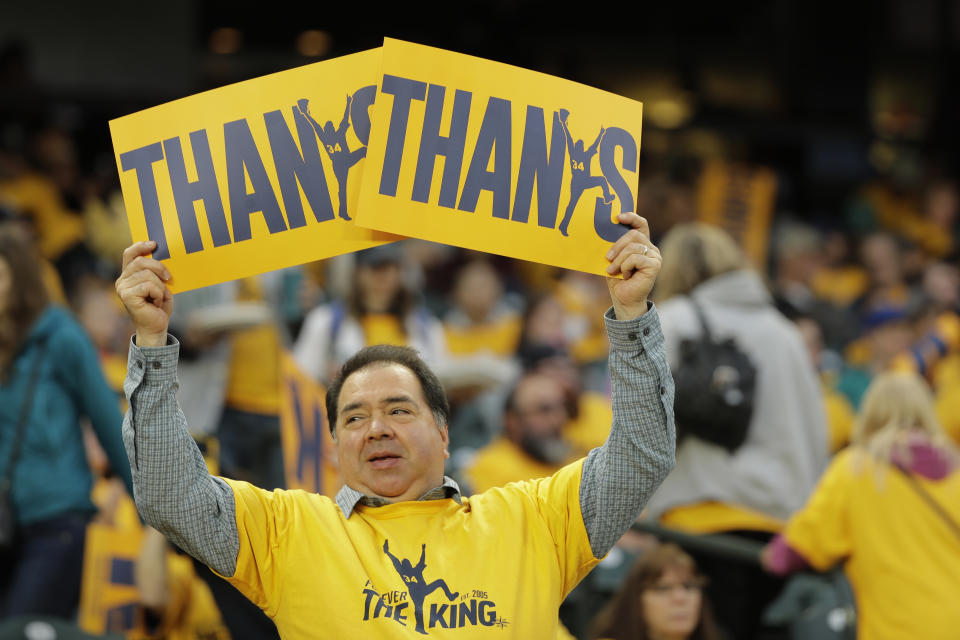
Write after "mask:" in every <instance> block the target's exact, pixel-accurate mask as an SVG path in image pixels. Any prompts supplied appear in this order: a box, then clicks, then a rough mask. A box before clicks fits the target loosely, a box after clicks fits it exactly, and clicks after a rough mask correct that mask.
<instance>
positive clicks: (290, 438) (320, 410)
mask: <svg viewBox="0 0 960 640" xmlns="http://www.w3.org/2000/svg"><path fill="white" fill-rule="evenodd" d="M280 371H281V375H280V378H281V380H280V384H281V389H280V398H281V402H280V438H281V441H282V443H283V467H284V472H285V479H286V481H287V489H304V490H306V491H311V492H314V493H322V494H324V495H327V496H330V497H331V498H332V497H334V496H335V495H336V494H337V491H339V490H340V484H341V482H340V477H339V472H338V470H337V467H336V455H335V453H334V448H333V447H334V444H333V438H332V436H331V435H330V430H329V428H328V427H327V409H326V394H327V391H326V389H324V387H323V385H321V384H319V383H318V382H316V381H314V380H313V379H311V378H310V376H308V375H307V374H305V373H303V372H302V371H301V370H300V368H299V367H298V366H297V363H296V362H295V361H294V359H293V356H292V355H291V354H290V353H289V352H286V351H285V352H283V354H282V355H281V358H280Z"/></svg>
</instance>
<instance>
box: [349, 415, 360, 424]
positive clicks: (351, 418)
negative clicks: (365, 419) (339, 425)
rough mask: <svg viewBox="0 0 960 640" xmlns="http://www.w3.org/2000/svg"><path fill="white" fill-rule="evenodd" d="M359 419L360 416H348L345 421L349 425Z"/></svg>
mask: <svg viewBox="0 0 960 640" xmlns="http://www.w3.org/2000/svg"><path fill="white" fill-rule="evenodd" d="M359 419H360V416H348V417H347V420H346V421H347V422H348V423H350V422H356V421H357V420H359Z"/></svg>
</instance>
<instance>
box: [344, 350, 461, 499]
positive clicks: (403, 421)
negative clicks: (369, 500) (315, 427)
mask: <svg viewBox="0 0 960 640" xmlns="http://www.w3.org/2000/svg"><path fill="white" fill-rule="evenodd" d="M335 434H336V442H337V458H338V459H339V462H340V472H341V473H342V474H343V480H344V482H346V484H347V485H349V486H350V487H352V488H353V489H356V490H357V491H360V492H362V493H364V494H366V495H370V496H379V497H382V498H387V499H389V500H390V501H392V502H400V501H404V500H416V499H417V498H419V497H420V496H422V495H423V494H424V493H426V492H427V491H429V490H430V489H432V488H434V487H437V486H439V485H440V484H442V483H443V461H444V460H445V459H446V458H448V457H449V455H450V454H449V453H448V452H447V445H448V444H449V438H448V436H447V430H446V427H444V428H443V429H440V428H439V427H438V426H437V421H436V419H435V418H434V416H433V412H432V411H430V407H429V406H428V405H427V402H426V399H425V398H424V397H423V388H422V387H421V385H420V381H419V380H418V379H417V377H416V375H414V373H413V372H412V371H410V369H408V368H406V367H404V366H403V365H399V364H380V363H378V364H373V365H371V366H369V367H365V368H363V369H360V370H359V371H356V372H354V373H352V374H351V375H350V376H349V377H348V378H347V379H346V380H345V381H344V383H343V387H342V388H341V390H340V397H339V398H338V400H337V424H336V431H335Z"/></svg>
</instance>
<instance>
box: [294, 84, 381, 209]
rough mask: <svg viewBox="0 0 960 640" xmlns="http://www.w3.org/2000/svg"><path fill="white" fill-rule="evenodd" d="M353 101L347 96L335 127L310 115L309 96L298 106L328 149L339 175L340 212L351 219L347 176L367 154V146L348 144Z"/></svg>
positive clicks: (334, 168)
mask: <svg viewBox="0 0 960 640" xmlns="http://www.w3.org/2000/svg"><path fill="white" fill-rule="evenodd" d="M352 102H353V96H347V107H346V109H344V110H343V120H341V121H340V126H339V127H336V128H334V126H333V122H332V121H330V120H327V123H326V124H325V125H323V126H322V127H321V126H320V123H319V122H317V121H316V120H314V119H313V116H312V115H310V108H309V106H308V105H309V103H310V101H309V100H308V99H307V98H301V99H299V100H297V108H298V109H300V113H302V114H303V115H304V117H306V118H307V120H309V121H310V124H311V125H313V130H314V131H316V132H317V137H318V138H320V142H321V143H323V148H324V149H326V150H327V155H328V156H330V161H331V162H332V163H333V175H335V176H336V177H337V184H338V185H339V186H340V189H339V191H340V212H339V215H340V217H341V218H343V219H344V220H349V219H350V215H349V214H348V213H347V176H348V175H349V173H350V167H352V166H353V165H355V164H357V162H359V161H360V159H361V158H363V157H364V156H366V155H367V148H366V147H360V148H359V149H354V150H353V151H350V147H349V146H348V145H347V130H348V129H349V128H350V104H351V103H352Z"/></svg>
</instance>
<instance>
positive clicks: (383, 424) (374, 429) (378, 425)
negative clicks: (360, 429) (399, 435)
mask: <svg viewBox="0 0 960 640" xmlns="http://www.w3.org/2000/svg"><path fill="white" fill-rule="evenodd" d="M392 437H393V428H391V426H390V422H389V421H388V420H387V419H386V416H382V415H379V414H376V415H374V416H373V419H372V420H371V421H370V429H368V430H367V439H368V440H380V439H381V438H392Z"/></svg>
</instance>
